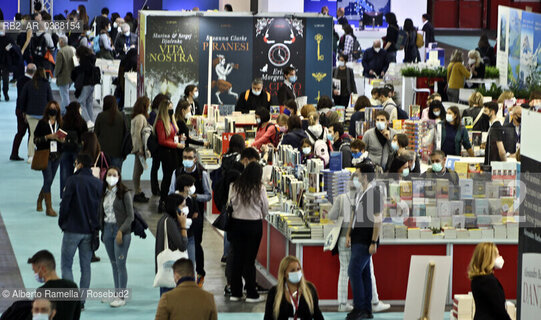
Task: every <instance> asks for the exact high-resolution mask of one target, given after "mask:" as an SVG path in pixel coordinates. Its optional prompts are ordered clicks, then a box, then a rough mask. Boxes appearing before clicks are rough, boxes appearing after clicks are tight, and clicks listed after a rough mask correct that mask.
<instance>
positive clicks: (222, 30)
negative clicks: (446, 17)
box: [199, 17, 253, 106]
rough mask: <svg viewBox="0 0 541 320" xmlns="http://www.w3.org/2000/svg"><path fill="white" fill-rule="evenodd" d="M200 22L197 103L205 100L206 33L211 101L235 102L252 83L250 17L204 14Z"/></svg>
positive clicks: (206, 79)
mask: <svg viewBox="0 0 541 320" xmlns="http://www.w3.org/2000/svg"><path fill="white" fill-rule="evenodd" d="M200 19H201V20H200V25H199V39H200V41H199V52H200V62H201V63H200V64H199V83H200V85H199V105H200V106H203V105H205V104H207V87H208V54H209V37H212V38H213V40H212V41H213V44H212V82H211V101H212V104H226V105H234V104H236V102H237V98H238V97H239V95H240V94H244V93H245V91H246V90H248V89H250V88H251V83H252V55H253V52H252V46H253V45H252V44H253V41H252V21H253V18H252V17H235V18H234V20H233V19H231V18H225V17H203V18H200Z"/></svg>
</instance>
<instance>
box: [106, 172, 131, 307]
mask: <svg viewBox="0 0 541 320" xmlns="http://www.w3.org/2000/svg"><path fill="white" fill-rule="evenodd" d="M105 182H106V183H104V184H103V198H102V202H101V205H100V207H99V218H100V229H101V232H102V241H103V244H104V245H105V249H106V250H107V255H108V256H109V260H110V261H111V266H112V267H113V280H114V283H115V290H123V289H126V286H127V283H128V270H127V269H126V259H127V258H128V249H129V248H130V242H131V224H132V222H133V219H134V215H133V202H132V197H131V194H130V192H129V191H128V188H127V187H126V186H125V185H124V183H122V176H121V174H120V169H119V168H117V167H109V169H107V172H106V173H105ZM125 304H126V301H125V300H124V298H116V299H115V300H114V301H112V302H111V303H110V305H111V307H121V306H123V305H125Z"/></svg>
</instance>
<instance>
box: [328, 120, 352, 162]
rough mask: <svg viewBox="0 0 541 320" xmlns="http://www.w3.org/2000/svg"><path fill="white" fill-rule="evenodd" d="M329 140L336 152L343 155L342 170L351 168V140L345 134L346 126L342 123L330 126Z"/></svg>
mask: <svg viewBox="0 0 541 320" xmlns="http://www.w3.org/2000/svg"><path fill="white" fill-rule="evenodd" d="M327 139H328V140H329V141H330V142H331V143H332V149H333V150H334V151H340V152H341V153H342V168H349V167H351V166H352V164H351V158H352V156H351V138H350V137H349V135H348V134H347V133H345V132H344V126H343V125H342V124H341V123H334V124H333V125H332V126H330V127H329V133H328V135H327Z"/></svg>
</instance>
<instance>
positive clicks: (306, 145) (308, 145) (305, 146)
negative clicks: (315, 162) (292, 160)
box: [301, 138, 314, 164]
mask: <svg viewBox="0 0 541 320" xmlns="http://www.w3.org/2000/svg"><path fill="white" fill-rule="evenodd" d="M312 158H314V145H313V144H312V142H310V139H308V138H305V139H303V140H302V154H301V163H302V164H306V162H307V161H308V160H309V159H312Z"/></svg>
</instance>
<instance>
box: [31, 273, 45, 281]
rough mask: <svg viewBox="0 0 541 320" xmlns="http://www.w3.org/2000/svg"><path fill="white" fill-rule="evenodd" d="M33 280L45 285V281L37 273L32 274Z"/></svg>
mask: <svg viewBox="0 0 541 320" xmlns="http://www.w3.org/2000/svg"><path fill="white" fill-rule="evenodd" d="M34 279H36V281H37V282H39V283H45V279H43V278H42V277H40V276H39V273H34Z"/></svg>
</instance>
